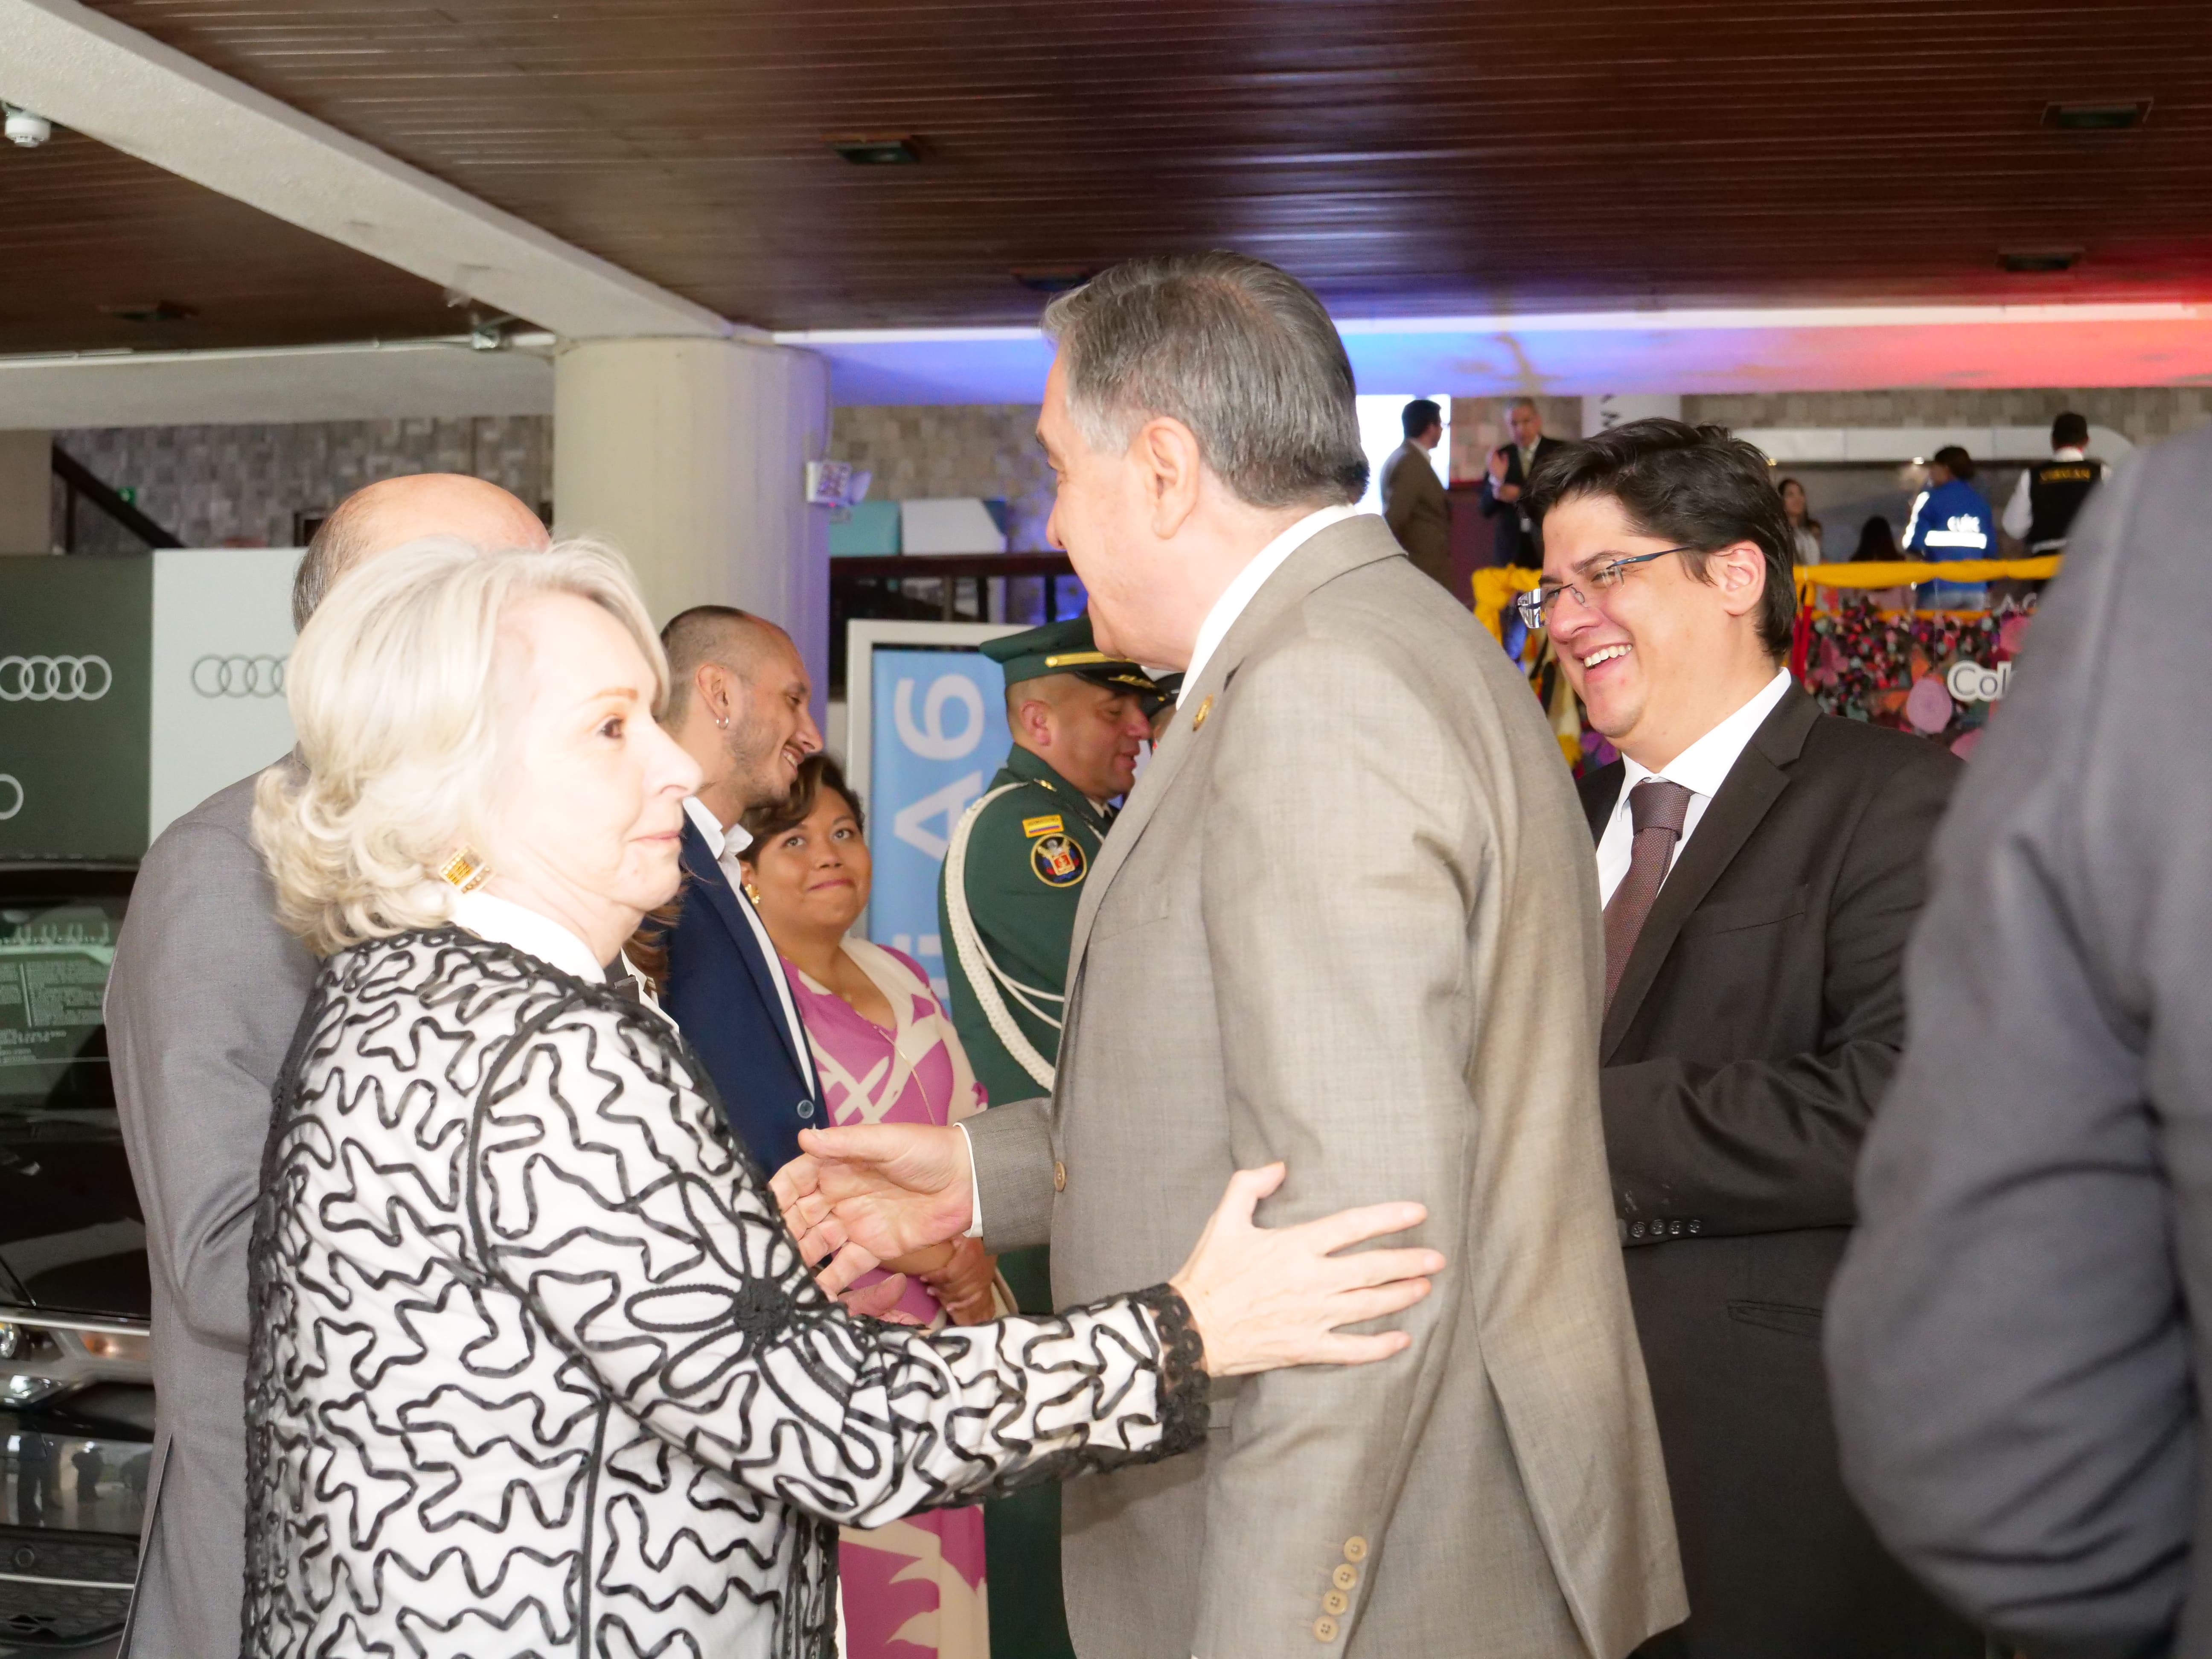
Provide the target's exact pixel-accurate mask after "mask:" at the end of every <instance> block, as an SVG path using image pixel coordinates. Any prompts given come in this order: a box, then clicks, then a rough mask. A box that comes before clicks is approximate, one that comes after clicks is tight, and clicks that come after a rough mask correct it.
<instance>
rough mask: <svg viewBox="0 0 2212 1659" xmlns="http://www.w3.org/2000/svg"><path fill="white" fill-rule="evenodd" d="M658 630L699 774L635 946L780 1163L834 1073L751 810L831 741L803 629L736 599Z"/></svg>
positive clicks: (784, 792)
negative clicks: (748, 877)
mask: <svg viewBox="0 0 2212 1659" xmlns="http://www.w3.org/2000/svg"><path fill="white" fill-rule="evenodd" d="M660 640H661V645H662V647H663V648H664V649H665V651H666V653H667V655H668V670H669V693H668V707H667V708H665V710H663V711H662V713H661V715H660V718H661V720H662V722H663V723H664V724H665V726H667V728H668V732H669V735H670V736H671V737H673V738H675V739H676V741H677V743H678V744H680V745H681V746H682V748H683V749H684V752H685V753H686V754H688V755H690V757H691V758H692V759H693V760H695V761H696V762H697V763H699V772H700V782H699V787H698V789H697V791H696V793H694V794H693V795H692V796H691V797H690V799H688V800H686V801H685V802H684V846H683V865H684V882H683V885H682V887H681V889H680V890H679V891H678V893H677V895H676V897H675V900H674V902H673V905H672V907H669V908H664V909H663V910H661V911H660V912H658V913H656V914H655V915H653V917H652V918H651V919H650V920H649V921H647V923H646V926H645V927H644V929H643V930H642V932H641V933H640V936H639V938H638V939H636V940H635V941H634V942H633V945H632V948H631V951H630V953H629V954H630V957H631V959H632V960H633V961H635V962H636V963H639V964H640V965H641V967H642V968H643V969H645V970H646V972H647V974H648V975H650V976H651V977H652V978H653V981H655V984H656V986H657V987H658V989H659V994H660V1000H661V1006H664V1007H665V1008H666V1009H667V1010H668V1012H669V1015H670V1017H671V1018H673V1019H674V1020H675V1021H676V1023H677V1024H678V1026H680V1027H681V1028H682V1029H683V1032H684V1039H685V1041H687V1042H690V1044H691V1046H692V1048H694V1049H696V1051H697V1052H698V1054H699V1058H700V1060H701V1061H702V1063H703V1064H704V1065H705V1066H706V1067H707V1074H708V1076H709V1077H711V1078H713V1079H714V1092H715V1096H716V1098H717V1099H719V1100H720V1103H721V1107H722V1110H723V1112H724V1113H725V1114H726V1116H727V1118H728V1120H729V1125H730V1130H731V1133H733V1134H735V1135H736V1136H737V1138H738V1139H739V1140H741V1141H743V1142H744V1146H745V1150H746V1151H747V1152H750V1153H751V1154H752V1155H753V1157H754V1158H755V1159H756V1160H757V1162H758V1163H759V1164H760V1165H761V1167H762V1168H763V1169H766V1170H774V1169H775V1168H777V1167H778V1166H780V1165H781V1164H785V1163H787V1162H788V1161H789V1160H790V1159H791V1158H794V1157H796V1156H797V1155H798V1152H799V1140H798V1135H799V1130H801V1129H802V1128H805V1127H806V1126H807V1125H809V1124H810V1123H811V1124H817V1125H818V1124H819V1123H821V1122H822V1121H823V1116H822V1080H821V1079H820V1077H819V1076H817V1073H816V1072H815V1069H814V1057H813V1054H812V1053H811V1050H810V1048H808V1045H807V1041H806V1029H805V1024H804V1023H803V1022H802V1021H801V1020H800V1018H799V1003H798V1000H797V998H795V997H794V996H793V994H792V989H791V984H790V981H788V980H787V978H786V977H785V975H784V971H783V966H782V963H781V962H780V961H779V960H778V959H777V957H776V951H775V943H774V941H773V940H771V939H769V934H768V929H767V927H766V925H765V924H764V923H763V921H761V918H760V915H759V912H758V910H757V908H756V907H755V906H754V905H753V904H752V903H751V902H750V901H749V900H748V899H747V898H746V897H745V896H744V872H743V871H742V870H741V869H740V867H739V864H738V860H739V859H740V858H741V857H742V856H743V854H744V850H745V848H746V847H747V846H748V845H749V844H750V841H751V836H750V834H749V833H748V832H747V830H746V829H745V827H744V822H743V820H744V815H745V814H746V813H748V812H750V811H759V810H764V809H773V808H775V807H778V806H781V805H782V804H783V803H784V801H785V800H787V799H789V797H790V794H791V789H792V785H793V781H795V780H796V779H797V777H798V775H799V765H800V763H802V762H804V761H805V759H806V757H808V756H809V755H811V754H813V753H815V752H816V751H817V750H819V749H820V748H821V747H822V734H821V732H819V731H817V729H816V727H815V725H814V716H813V714H811V712H810V710H809V704H810V702H811V699H812V697H813V695H814V688H813V684H812V683H811V681H810V680H809V678H807V673H806V665H805V662H803V661H802V660H801V659H800V658H799V647H797V646H796V645H794V644H793V642H792V639H791V635H788V634H787V633H785V632H784V631H783V629H781V628H778V627H777V626H776V625H775V623H772V622H769V621H768V620H767V619H766V618H765V617H756V616H752V615H750V614H749V613H747V612H745V611H739V610H737V609H734V608H733V607H732V606H729V605H695V606H694V607H693V608H692V609H690V610H689V611H684V612H683V613H682V614H680V615H678V616H677V617H672V618H671V619H670V621H669V623H668V624H667V625H666V626H665V627H664V628H663V629H661V630H660Z"/></svg>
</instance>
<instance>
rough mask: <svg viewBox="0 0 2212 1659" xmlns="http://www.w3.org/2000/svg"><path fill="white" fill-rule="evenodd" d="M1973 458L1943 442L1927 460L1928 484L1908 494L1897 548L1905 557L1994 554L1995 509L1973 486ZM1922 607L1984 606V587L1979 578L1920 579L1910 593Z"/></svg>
mask: <svg viewBox="0 0 2212 1659" xmlns="http://www.w3.org/2000/svg"><path fill="white" fill-rule="evenodd" d="M1973 478H1974V459H1973V457H1972V456H1971V455H1969V454H1967V453H1966V451H1965V450H1963V449H1961V448H1960V447H1959V446H1958V445H1956V444H1946V445H1945V446H1944V447H1942V448H1941V449H1939V450H1937V451H1936V454H1935V457H1934V459H1932V460H1930V461H1929V464H1928V487H1927V488H1926V489H1923V490H1922V491H1921V492H1920V494H1919V495H1917V496H1915V497H1914V498H1913V502H1912V516H1911V518H1910V519H1909V520H1906V521H1905V542H1904V546H1903V548H1902V551H1903V553H1904V555H1905V557H1906V558H1908V559H1911V558H1920V559H1934V560H1940V561H1944V562H1948V561H1951V560H1954V559H1994V558H1996V556H1997V520H1996V513H1993V512H1991V511H1990V503H1989V501H1988V498H1987V497H1985V496H1984V495H1983V494H1982V492H1981V491H1980V490H1978V489H1975V488H1974V483H1973ZM1914 599H1915V603H1916V604H1917V605H1918V606H1919V607H1920V608H1921V609H1922V610H1929V611H1984V610H1987V609H1988V608H1989V588H1988V587H1987V586H1986V585H1984V583H1981V582H1923V583H1922V584H1921V585H1920V587H1919V589H1918V591H1917V593H1916V594H1915V596H1914Z"/></svg>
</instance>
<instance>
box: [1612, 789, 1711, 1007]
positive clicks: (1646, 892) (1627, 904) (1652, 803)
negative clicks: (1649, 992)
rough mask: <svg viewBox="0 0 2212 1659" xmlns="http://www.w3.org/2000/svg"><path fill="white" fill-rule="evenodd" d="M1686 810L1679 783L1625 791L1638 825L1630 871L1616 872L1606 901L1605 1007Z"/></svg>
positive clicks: (1655, 893) (1663, 873) (1687, 798)
mask: <svg viewBox="0 0 2212 1659" xmlns="http://www.w3.org/2000/svg"><path fill="white" fill-rule="evenodd" d="M1689 815H1690V792H1689V791H1688V790H1686V789H1685V788H1684V787H1682V786H1681V785H1680V784H1679V783H1669V782H1668V781H1667V780H1666V779H1664V778H1646V779H1644V781H1643V782H1641V783H1639V784H1638V785H1637V786H1636V787H1635V788H1633V789H1632V790H1630V791H1629V792H1628V817H1629V821H1630V822H1631V823H1633V824H1634V825H1635V826H1636V839H1635V840H1634V841H1633V842H1631V843H1630V851H1629V854H1628V873H1627V874H1626V875H1625V876H1623V877H1622V878H1620V886H1618V887H1616V888H1614V889H1613V898H1612V901H1611V902H1609V903H1607V906H1606V907H1605V1006H1607V1007H1608V1008H1610V1007H1612V1006H1613V992H1614V991H1615V990H1616V989H1617V988H1618V987H1620V975H1621V971H1622V970H1623V969H1626V967H1627V966H1628V954H1629V952H1630V951H1633V950H1634V949H1635V948H1636V936H1637V935H1638V933H1642V932H1643V931H1644V917H1646V916H1648V915H1650V914H1651V902H1652V901H1653V900H1654V899H1656V898H1657V897H1658V896H1659V886H1660V884H1661V883H1662V882H1663V881H1665V880H1666V879H1667V866H1668V863H1669V862H1670V861H1671V860H1673V858H1674V843H1675V842H1678V841H1680V839H1681V838H1682V823H1683V820H1684V819H1686V818H1687V817H1689Z"/></svg>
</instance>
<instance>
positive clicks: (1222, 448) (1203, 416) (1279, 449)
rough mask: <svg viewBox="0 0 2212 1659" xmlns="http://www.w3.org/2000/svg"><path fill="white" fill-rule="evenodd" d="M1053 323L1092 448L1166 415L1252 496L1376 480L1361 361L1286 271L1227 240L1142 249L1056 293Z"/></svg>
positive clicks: (1355, 491)
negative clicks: (1362, 406)
mask: <svg viewBox="0 0 2212 1659" xmlns="http://www.w3.org/2000/svg"><path fill="white" fill-rule="evenodd" d="M1043 328H1044V331H1045V333H1046V334H1047V335H1048V337H1050V338H1051V339H1052V340H1053V341H1054V342H1055V343H1057V344H1058V345H1059V347H1060V362H1061V364H1062V366H1063V368H1064V370H1065V372H1066V382H1067V405H1068V413H1069V415H1070V416H1072V417H1073V420H1074V422H1075V423H1076V426H1077V428H1079V430H1080V431H1081V432H1082V434H1083V435H1084V438H1085V441H1088V442H1089V443H1090V445H1091V447H1092V448H1094V449H1098V450H1103V451H1107V452H1109V453H1120V452H1121V451H1123V450H1125V449H1127V447H1128V446H1129V440H1130V438H1131V437H1132V436H1133V435H1134V433H1135V431H1136V428H1138V426H1139V425H1140V424H1141V423H1142V422H1145V421H1146V420H1149V419H1152V418H1153V417H1154V416H1163V415H1164V416H1169V417H1170V418H1171V419H1174V420H1177V421H1180V422H1182V423H1183V424H1184V425H1185V426H1187V427H1188V428H1190V430H1191V434H1192V435H1193V436H1194V437H1195V438H1196V439H1197V440H1198V447H1199V453H1200V456H1202V457H1203V458H1204V459H1205V462H1206V465H1207V466H1208V467H1209V468H1211V469H1212V471H1213V473H1214V474H1215V476H1216V477H1218V478H1220V480H1221V481H1222V482H1223V483H1225V484H1227V485H1228V486H1229V488H1230V489H1231V490H1232V491H1234V492H1235V493H1236V495H1237V496H1238V497H1239V498H1240V499H1242V500H1243V501H1248V502H1249V503H1250V504H1251V505H1252V506H1254V507H1288V506H1291V505H1292V504H1294V503H1299V502H1306V501H1312V502H1316V503H1319V502H1334V501H1358V499H1359V497H1360V495H1361V494H1362V493H1363V492H1364V490H1365V489H1366V488H1367V457H1366V455H1365V453H1364V452H1363V451H1362V450H1361V448H1360V446H1359V415H1358V406H1357V404H1355V403H1354V402H1353V383H1352V362H1351V360H1350V359H1349V358H1348V357H1346V356H1345V353H1344V342H1343V341H1342V340H1340V339H1339V338H1338V337H1337V332H1336V325H1334V323H1332V322H1330V321H1329V319H1328V312H1327V311H1326V310H1325V309H1323V308H1322V303H1321V301H1319V300H1317V299H1316V298H1315V297H1314V295H1313V293H1312V291H1311V290H1310V289H1308V288H1307V287H1306V286H1305V284H1304V283H1301V282H1299V281H1298V280H1297V278H1296V277H1295V276H1291V275H1290V273H1289V272H1287V271H1284V270H1278V269H1277V268H1276V267H1274V266H1273V265H1271V264H1267V263H1266V262H1265V261H1264V260H1260V259H1252V258H1246V257H1245V256H1244V255H1243V254H1241V253H1226V252H1212V253H1177V254H1170V255H1167V256H1165V257H1164V258H1152V259H1133V260H1131V261H1129V262H1128V263H1127V264H1120V265H1115V267H1114V268H1113V269H1112V270H1108V271H1106V272H1104V273H1103V274H1102V275H1100V276H1097V277H1095V278H1093V279H1092V280H1091V282H1088V283H1085V284H1084V285H1083V286H1082V287H1081V288H1079V289H1075V290H1074V291H1073V293H1069V294H1063V295H1060V298H1058V299H1057V300H1054V301H1053V302H1052V303H1051V304H1050V305H1049V306H1048V307H1045V313H1044V319H1043Z"/></svg>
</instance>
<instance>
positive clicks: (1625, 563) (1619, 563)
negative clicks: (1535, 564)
mask: <svg viewBox="0 0 2212 1659" xmlns="http://www.w3.org/2000/svg"><path fill="white" fill-rule="evenodd" d="M1694 551H1696V550H1695V549H1694V548H1688V547H1662V548H1661V549H1660V550H1658V551H1657V552H1656V553H1638V554H1636V555H1634V556H1632V557H1629V558H1625V559H1613V560H1609V561H1608V562H1606V563H1604V564H1601V565H1600V566H1598V567H1597V568H1596V569H1595V570H1591V571H1588V572H1586V573H1585V574H1583V581H1586V582H1588V583H1589V586H1590V591H1591V592H1595V593H1603V592H1607V591H1609V590H1610V589H1613V588H1616V587H1618V586H1620V585H1621V583H1622V582H1624V581H1626V580H1628V573H1629V570H1630V569H1631V568H1632V567H1634V566H1636V565H1639V564H1649V563H1650V562H1651V561H1652V560H1654V559H1663V558H1665V557H1666V556H1668V554H1669V553H1691V552H1694ZM1562 593H1571V594H1573V595H1574V596H1575V603H1576V604H1577V605H1588V604H1589V595H1588V594H1585V593H1584V592H1583V590H1582V589H1581V587H1580V586H1577V584H1575V583H1573V582H1547V583H1545V584H1544V585H1543V586H1541V587H1532V588H1530V589H1529V590H1528V592H1525V593H1517V594H1516V595H1515V596H1514V599H1513V608H1514V610H1516V611H1518V612H1519V613H1520V616H1521V623H1522V627H1524V628H1528V629H1531V630H1534V629H1539V628H1541V627H1543V626H1544V624H1545V622H1546V620H1547V618H1548V617H1550V616H1551V614H1552V611H1553V608H1554V607H1555V606H1557V605H1558V604H1559V595H1560V594H1562Z"/></svg>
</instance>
